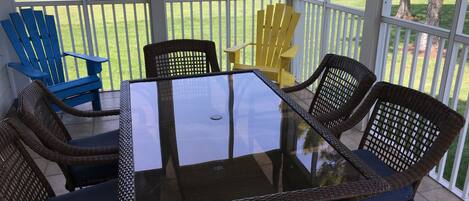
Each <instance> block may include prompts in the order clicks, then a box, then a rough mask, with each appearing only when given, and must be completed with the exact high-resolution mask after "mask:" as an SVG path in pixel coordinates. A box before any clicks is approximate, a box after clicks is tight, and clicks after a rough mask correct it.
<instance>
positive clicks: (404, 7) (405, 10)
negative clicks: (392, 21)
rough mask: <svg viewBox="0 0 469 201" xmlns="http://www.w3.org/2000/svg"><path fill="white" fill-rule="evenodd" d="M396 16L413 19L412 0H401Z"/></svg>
mask: <svg viewBox="0 0 469 201" xmlns="http://www.w3.org/2000/svg"><path fill="white" fill-rule="evenodd" d="M396 17H397V18H401V19H412V12H411V11H410V0H400V2H399V9H397V13H396Z"/></svg>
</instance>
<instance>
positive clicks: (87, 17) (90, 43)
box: [82, 0, 97, 55]
mask: <svg viewBox="0 0 469 201" xmlns="http://www.w3.org/2000/svg"><path fill="white" fill-rule="evenodd" d="M82 3H83V18H84V19H85V32H86V38H87V42H88V43H87V45H88V54H89V55H94V51H93V36H92V35H91V26H90V13H89V10H88V2H87V0H83V1H82ZM90 6H92V5H90ZM95 43H97V41H95Z"/></svg>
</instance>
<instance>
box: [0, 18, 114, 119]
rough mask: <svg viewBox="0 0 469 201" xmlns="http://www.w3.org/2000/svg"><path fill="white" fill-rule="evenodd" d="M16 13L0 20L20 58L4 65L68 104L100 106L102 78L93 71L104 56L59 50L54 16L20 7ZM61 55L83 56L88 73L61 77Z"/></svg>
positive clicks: (94, 107)
mask: <svg viewBox="0 0 469 201" xmlns="http://www.w3.org/2000/svg"><path fill="white" fill-rule="evenodd" d="M20 13H21V16H20ZM20 13H17V12H15V13H10V19H6V20H3V21H1V24H2V27H3V29H4V30H5V32H6V34H7V36H8V38H9V39H10V42H11V44H12V45H13V48H14V49H15V51H16V54H17V55H18V57H19V59H20V61H21V63H9V64H8V66H9V67H11V68H13V69H15V70H17V71H19V72H21V73H23V74H24V75H26V76H28V77H29V78H31V79H32V80H41V81H43V82H44V83H45V84H46V85H47V86H48V88H49V90H50V91H51V92H52V93H54V94H55V95H56V96H57V97H59V98H60V99H62V100H63V101H64V102H65V103H67V104H68V105H69V106H76V105H79V104H83V103H86V102H89V101H92V105H93V110H101V102H100V100H99V89H100V88H101V87H102V82H101V79H100V78H99V77H98V75H97V74H98V73H100V72H101V70H102V67H101V63H103V62H107V61H108V59H106V58H101V57H95V56H88V55H83V54H77V53H72V52H64V54H61V53H60V48H59V41H58V38H57V30H56V26H55V21H54V16H52V15H44V14H43V13H42V11H34V10H32V9H22V10H21V11H20ZM62 56H72V57H76V58H79V59H84V60H86V67H87V71H88V76H86V77H82V78H79V79H76V80H71V81H65V78H64V66H63V65H62Z"/></svg>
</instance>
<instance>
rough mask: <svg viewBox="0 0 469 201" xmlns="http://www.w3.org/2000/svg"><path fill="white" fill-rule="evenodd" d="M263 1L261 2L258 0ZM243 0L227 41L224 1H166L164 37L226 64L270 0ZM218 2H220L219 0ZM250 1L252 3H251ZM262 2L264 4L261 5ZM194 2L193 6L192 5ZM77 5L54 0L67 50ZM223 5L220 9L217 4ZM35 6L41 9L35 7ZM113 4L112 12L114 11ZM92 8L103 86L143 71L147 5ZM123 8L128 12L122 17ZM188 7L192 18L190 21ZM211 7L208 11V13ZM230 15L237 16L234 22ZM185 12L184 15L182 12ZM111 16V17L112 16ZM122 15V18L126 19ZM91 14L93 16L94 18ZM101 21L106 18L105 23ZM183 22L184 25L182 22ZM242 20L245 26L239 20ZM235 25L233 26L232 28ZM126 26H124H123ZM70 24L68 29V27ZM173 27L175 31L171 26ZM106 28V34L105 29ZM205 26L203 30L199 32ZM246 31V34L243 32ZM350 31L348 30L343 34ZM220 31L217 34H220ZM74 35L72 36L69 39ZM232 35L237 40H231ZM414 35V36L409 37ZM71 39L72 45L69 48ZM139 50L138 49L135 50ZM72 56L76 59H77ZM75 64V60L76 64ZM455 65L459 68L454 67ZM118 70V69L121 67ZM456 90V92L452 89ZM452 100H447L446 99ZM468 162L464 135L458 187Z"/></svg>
mask: <svg viewBox="0 0 469 201" xmlns="http://www.w3.org/2000/svg"><path fill="white" fill-rule="evenodd" d="M262 1H263V2H262ZM262 1H259V0H246V7H245V8H244V7H243V1H242V0H238V1H236V2H237V3H236V10H235V9H234V6H235V5H234V4H235V3H234V1H232V3H231V8H232V9H231V11H230V12H231V28H230V29H231V33H230V35H231V40H230V41H231V44H229V45H228V44H227V38H226V37H227V36H226V28H227V27H226V9H225V7H226V6H225V3H226V1H212V2H213V3H212V4H209V3H208V2H203V3H202V19H201V18H200V15H201V13H200V4H199V2H198V1H196V2H194V3H192V4H191V3H189V2H186V3H183V4H182V9H181V3H179V1H177V0H175V1H174V2H175V3H174V4H173V7H172V10H173V12H174V13H173V15H171V14H170V11H171V6H169V4H168V5H167V7H166V10H167V13H168V14H167V21H168V37H169V39H172V38H173V36H174V38H191V37H192V35H193V36H194V38H204V39H208V40H213V41H215V42H216V43H217V54H218V56H219V58H220V66H221V67H222V68H226V54H225V53H224V52H222V50H223V49H224V48H226V47H227V46H233V45H234V42H233V41H237V44H240V43H242V42H244V41H246V42H251V41H253V38H252V37H251V36H252V35H253V34H252V33H253V27H255V21H256V19H255V15H253V13H254V12H255V11H257V10H259V9H260V8H261V6H264V7H265V5H267V4H268V2H270V1H269V0H262ZM219 2H221V3H219ZM253 2H254V5H255V6H253ZM274 2H276V1H274ZM332 2H333V3H338V4H341V5H344V6H349V7H354V8H360V9H363V8H364V5H365V3H364V2H365V0H354V1H350V0H332ZM393 2H394V3H398V1H397V0H394V1H393ZM426 2H427V1H426V0H411V4H412V8H411V9H412V11H413V13H414V15H415V16H416V18H417V20H418V21H422V22H424V21H425V13H426ZM444 3H445V4H444V6H443V12H442V13H443V14H442V19H441V24H440V26H441V27H443V28H449V27H450V26H451V22H452V15H453V12H454V0H445V1H444ZM261 4H262V5H261ZM191 7H192V9H191ZM77 8H78V7H77V6H70V7H69V9H68V10H67V8H66V7H65V6H58V7H57V13H58V16H56V19H57V20H59V21H60V25H61V26H60V31H61V35H62V38H63V49H64V50H65V51H76V52H80V53H83V52H86V50H87V38H86V33H82V32H81V30H82V27H84V24H83V22H84V21H83V20H80V18H82V17H83V16H82V13H79V12H78V9H77ZM219 8H221V9H219ZM35 9H40V8H39V7H36V8H35ZM134 9H135V10H136V11H137V12H136V13H137V14H136V16H135V15H134ZM113 10H114V11H115V12H113ZM392 10H393V11H392V12H393V13H395V11H396V10H397V5H393V9H392ZM46 11H47V13H48V14H55V10H54V7H46ZM181 11H182V12H181ZM68 12H69V13H70V20H68V18H67V13H68ZM90 13H92V14H93V15H92V18H91V21H92V22H94V23H91V28H92V35H94V32H95V34H96V37H92V38H91V39H92V40H93V45H94V47H93V48H94V51H95V53H97V54H98V55H100V56H102V57H108V58H109V59H110V62H108V63H107V64H104V66H103V71H102V74H101V76H102V79H103V84H104V89H105V90H110V89H115V90H117V89H119V86H120V82H121V81H122V80H127V79H136V78H140V77H144V76H145V69H144V59H143V51H142V48H143V46H144V45H146V44H148V43H149V41H150V40H151V39H150V37H151V33H150V26H151V25H150V24H146V23H145V14H147V16H149V10H148V9H147V10H146V12H145V7H144V6H143V5H142V4H137V5H136V6H135V8H134V5H133V4H126V6H125V12H124V7H123V6H122V4H119V5H115V6H111V5H104V6H100V5H95V6H92V9H90ZM124 13H126V16H125V17H124ZM191 13H192V16H193V20H192V21H191ZM210 13H211V17H210ZM234 15H236V16H237V18H236V19H237V20H236V22H235V18H234ZM182 16H183V17H182ZM114 18H115V20H114ZM125 18H126V19H125ZM92 19H94V21H93V20H92ZM210 19H211V21H212V26H210ZM125 21H127V24H126V23H125ZM103 22H104V23H103ZM172 22H174V25H175V26H174V27H172ZM182 24H184V26H182ZM244 24H246V26H243V25H244ZM235 26H236V29H235ZM465 27H467V29H466V28H465V29H464V32H465V33H469V23H465ZM126 28H127V31H126ZM70 30H72V32H71V31H70ZM173 30H174V31H173ZM106 32H107V34H105V33H106ZM202 32H203V34H202ZM244 33H245V34H244ZM395 34H396V32H395V31H393V32H392V35H391V41H390V44H391V46H392V43H393V40H394V39H393V38H394V36H395ZM347 35H348V34H347ZM220 36H221V37H220ZM400 36H401V37H400V45H399V48H402V46H403V45H402V43H403V38H404V37H403V36H404V32H401V35H400ZM72 37H73V39H72ZM235 38H236V40H234V39H235ZM413 38H414V35H413V36H412V40H411V41H413ZM73 44H74V46H75V48H73ZM106 44H108V45H109V48H108V49H107V48H106ZM138 50H140V52H139V51H138ZM392 52H393V50H392V49H391V50H390V51H389V54H388V56H387V60H386V64H387V65H386V66H387V68H386V69H387V72H386V74H385V76H386V79H385V80H388V81H389V80H391V72H390V67H391V63H392V62H391V58H392ZM401 52H402V51H401V50H399V54H398V55H397V57H396V58H397V59H396V68H395V76H394V77H393V78H392V79H393V81H394V82H395V83H399V76H398V75H399V71H400V69H401V68H400V67H401V64H402V56H403V55H402V53H401ZM245 54H246V57H245V60H246V63H250V62H251V59H250V58H251V55H254V54H255V53H254V52H252V49H251V48H247V49H246V51H245ZM412 60H413V54H412V51H411V50H409V53H408V56H407V61H406V63H405V64H404V65H403V66H404V68H403V70H402V71H403V75H404V77H405V78H404V79H402V84H403V85H406V86H408V85H409V84H410V80H411V77H410V76H409V75H410V74H411V73H410V72H411V70H412V69H411V68H410V66H411V63H412ZM423 60H424V59H423V54H420V55H419V57H418V59H417V60H416V61H417V64H418V65H417V68H416V69H415V72H416V77H415V78H412V79H413V80H414V84H413V85H412V87H414V88H417V89H418V88H419V85H420V84H421V83H422V85H423V88H424V91H425V92H427V93H429V92H430V89H431V84H432V78H433V74H434V69H435V67H434V66H435V56H433V54H432V57H431V59H430V60H429V65H428V66H429V67H428V74H427V76H426V78H425V79H424V81H423V82H421V81H420V80H421V79H422V76H421V74H422V72H423V71H422V64H423ZM75 62H76V63H75ZM66 64H67V71H68V75H69V79H75V78H77V77H78V76H83V75H86V69H85V63H84V62H83V61H75V60H74V59H72V58H67V59H66ZM75 64H77V65H75ZM468 68H469V67H467V65H466V66H465V67H464V68H462V70H464V73H463V75H464V76H463V77H462V80H463V81H462V85H461V86H462V88H461V91H460V95H459V96H457V97H458V98H457V100H458V102H457V104H456V106H455V108H457V110H458V112H460V113H461V114H463V113H464V109H465V104H466V100H467V95H468V93H469V69H468ZM456 70H458V69H456ZM120 72H121V73H120ZM452 94H454V93H452ZM452 102H453V101H452V100H451V101H450V103H452ZM455 149H456V146H455V144H454V145H453V146H452V147H451V149H450V151H449V154H448V163H447V164H446V168H445V178H447V179H449V177H450V174H451V168H452V162H451V161H453V160H454V152H455ZM468 164H469V137H468V138H467V139H466V146H465V148H464V155H463V157H462V162H461V166H460V171H459V175H458V180H457V186H458V187H459V188H462V187H463V183H464V179H465V174H466V170H467V167H468Z"/></svg>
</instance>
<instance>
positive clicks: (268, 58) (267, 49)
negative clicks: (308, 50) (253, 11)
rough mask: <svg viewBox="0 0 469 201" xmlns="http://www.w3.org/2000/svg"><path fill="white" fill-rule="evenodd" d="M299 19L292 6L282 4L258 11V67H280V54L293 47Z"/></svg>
mask: <svg viewBox="0 0 469 201" xmlns="http://www.w3.org/2000/svg"><path fill="white" fill-rule="evenodd" d="M299 19H300V14H299V13H297V12H295V11H294V10H293V8H292V7H291V6H287V5H285V4H280V3H279V4H276V5H275V6H274V5H268V6H267V10H266V11H265V10H259V11H257V38H256V66H266V67H279V66H280V54H282V53H283V52H285V51H286V50H288V48H290V47H291V40H292V39H293V33H294V32H295V28H296V25H297V24H298V20H299Z"/></svg>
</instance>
